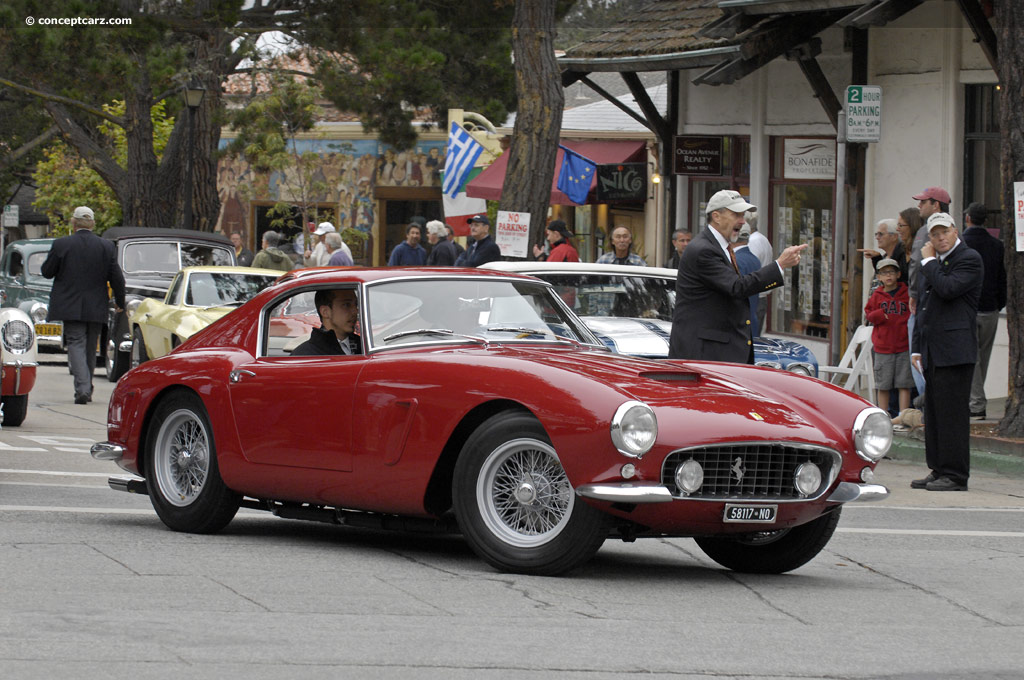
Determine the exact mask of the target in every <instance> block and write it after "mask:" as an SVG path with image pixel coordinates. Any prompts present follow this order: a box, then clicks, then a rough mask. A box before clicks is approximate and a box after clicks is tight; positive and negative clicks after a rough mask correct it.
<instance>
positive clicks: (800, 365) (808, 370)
mask: <svg viewBox="0 0 1024 680" xmlns="http://www.w3.org/2000/svg"><path fill="white" fill-rule="evenodd" d="M786 370H787V371H789V372H790V373H796V374H797V375H806V376H810V377H816V375H815V372H814V366H812V365H811V364H805V363H804V362H802V361H794V362H792V363H791V364H790V365H789V366H787V367H786Z"/></svg>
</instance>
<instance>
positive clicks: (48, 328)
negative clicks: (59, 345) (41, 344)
mask: <svg viewBox="0 0 1024 680" xmlns="http://www.w3.org/2000/svg"><path fill="white" fill-rule="evenodd" d="M60 332H61V325H60V324H59V323H37V324H36V335H43V336H47V337H49V336H52V335H60Z"/></svg>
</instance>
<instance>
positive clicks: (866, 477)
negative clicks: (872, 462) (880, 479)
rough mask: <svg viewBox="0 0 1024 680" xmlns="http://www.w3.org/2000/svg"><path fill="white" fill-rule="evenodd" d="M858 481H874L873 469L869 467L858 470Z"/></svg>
mask: <svg viewBox="0 0 1024 680" xmlns="http://www.w3.org/2000/svg"><path fill="white" fill-rule="evenodd" d="M860 481H862V482H864V483H865V484H868V483H870V482H873V481H875V471H874V470H872V469H871V468H869V467H866V468H864V469H863V470H861V471H860Z"/></svg>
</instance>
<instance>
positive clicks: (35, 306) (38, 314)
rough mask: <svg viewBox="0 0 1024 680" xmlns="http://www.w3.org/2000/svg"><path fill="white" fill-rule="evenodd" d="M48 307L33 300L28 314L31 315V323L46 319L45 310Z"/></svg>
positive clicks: (41, 321)
mask: <svg viewBox="0 0 1024 680" xmlns="http://www.w3.org/2000/svg"><path fill="white" fill-rule="evenodd" d="M47 311H48V307H47V306H46V305H45V304H44V303H42V302H33V303H32V306H31V307H29V310H28V315H29V316H31V317H32V322H33V323H43V322H45V321H46V312H47Z"/></svg>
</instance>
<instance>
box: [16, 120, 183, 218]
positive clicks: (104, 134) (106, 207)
mask: <svg viewBox="0 0 1024 680" xmlns="http://www.w3.org/2000/svg"><path fill="white" fill-rule="evenodd" d="M124 108H125V107H124V102H123V101H117V102H114V103H113V104H104V105H103V110H104V111H106V112H107V113H110V114H111V115H115V116H120V115H123V114H124ZM152 118H153V141H154V151H155V152H156V154H157V157H160V156H162V155H163V151H164V147H165V146H167V140H168V138H169V137H170V135H171V130H172V129H173V128H174V119H173V118H168V117H167V116H166V114H165V109H164V105H163V104H157V105H156V106H154V107H153V110H152ZM97 131H98V133H99V135H100V137H101V139H103V140H104V144H103V146H104V147H105V148H106V149H107V151H108V152H109V153H110V155H111V157H112V158H114V159H115V160H116V161H117V162H118V164H120V165H121V167H124V166H125V163H126V160H127V153H128V151H127V148H128V145H127V137H126V135H125V131H124V129H123V128H121V127H119V126H117V125H113V124H111V123H109V122H106V121H104V122H103V123H101V124H100V125H99V126H98V127H97ZM32 179H33V181H34V182H35V184H36V198H35V201H34V202H33V205H34V206H35V207H36V208H38V209H40V210H42V211H43V212H44V213H45V214H46V216H47V217H48V218H49V219H50V224H51V225H53V231H54V232H55V233H57V234H66V233H68V232H69V231H70V228H71V213H72V212H73V211H74V209H75V207H76V206H79V205H87V206H89V207H90V208H92V211H93V213H94V214H95V216H96V233H102V232H103V231H104V230H105V229H106V228H107V227H112V226H116V225H118V224H120V223H121V217H122V215H121V206H120V204H119V203H118V200H117V197H116V196H115V194H114V191H113V190H112V189H111V188H110V187H109V186H108V185H107V184H106V183H105V182H104V181H103V180H102V179H101V178H100V176H99V175H98V174H96V172H95V171H94V170H93V169H92V168H90V167H89V165H88V164H87V163H86V162H85V161H84V160H83V159H82V157H81V156H79V155H78V153H77V152H76V151H75V150H74V149H73V148H72V147H70V146H68V145H67V144H65V143H64V142H63V141H56V142H54V143H53V144H51V145H50V146H48V147H47V148H46V149H44V151H43V159H42V160H41V161H40V162H39V163H38V165H37V166H36V169H35V172H34V173H33V174H32Z"/></svg>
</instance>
